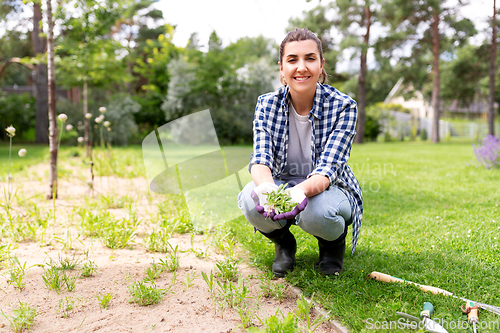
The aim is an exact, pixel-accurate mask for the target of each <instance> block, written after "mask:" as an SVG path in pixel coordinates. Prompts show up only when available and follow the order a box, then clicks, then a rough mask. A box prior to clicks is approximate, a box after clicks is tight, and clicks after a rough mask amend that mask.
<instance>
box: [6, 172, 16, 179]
mask: <svg viewBox="0 0 500 333" xmlns="http://www.w3.org/2000/svg"><path fill="white" fill-rule="evenodd" d="M6 179H7V181H11V180H12V179H14V177H12V175H11V174H10V173H9V174H8V175H7V178H6Z"/></svg>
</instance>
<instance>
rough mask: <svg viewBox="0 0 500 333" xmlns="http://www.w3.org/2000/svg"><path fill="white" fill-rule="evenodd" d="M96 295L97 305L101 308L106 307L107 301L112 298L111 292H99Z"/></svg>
mask: <svg viewBox="0 0 500 333" xmlns="http://www.w3.org/2000/svg"><path fill="white" fill-rule="evenodd" d="M96 297H97V300H98V301H99V306H100V307H101V308H103V309H107V308H108V305H109V302H111V299H112V298H113V294H112V293H107V294H104V295H101V294H99V295H97V296H96Z"/></svg>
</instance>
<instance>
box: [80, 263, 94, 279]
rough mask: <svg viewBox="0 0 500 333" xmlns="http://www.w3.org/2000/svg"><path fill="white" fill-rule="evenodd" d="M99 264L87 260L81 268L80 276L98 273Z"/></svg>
mask: <svg viewBox="0 0 500 333" xmlns="http://www.w3.org/2000/svg"><path fill="white" fill-rule="evenodd" d="M97 268H98V267H97V265H96V263H95V262H94V261H92V260H88V261H87V262H85V263H84V264H83V266H82V268H81V269H80V276H82V277H89V276H92V275H94V274H95V273H97Z"/></svg>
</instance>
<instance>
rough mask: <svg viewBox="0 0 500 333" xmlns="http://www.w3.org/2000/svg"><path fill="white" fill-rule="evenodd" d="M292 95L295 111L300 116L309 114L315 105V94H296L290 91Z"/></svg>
mask: <svg viewBox="0 0 500 333" xmlns="http://www.w3.org/2000/svg"><path fill="white" fill-rule="evenodd" d="M290 97H291V100H292V105H293V108H294V109H295V111H296V112H297V113H298V114H299V115H300V116H307V115H308V114H309V112H310V111H311V109H312V106H313V102H314V94H313V95H312V96H305V95H304V94H300V95H299V96H294V94H293V92H290Z"/></svg>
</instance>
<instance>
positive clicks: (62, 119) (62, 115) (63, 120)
mask: <svg viewBox="0 0 500 333" xmlns="http://www.w3.org/2000/svg"><path fill="white" fill-rule="evenodd" d="M57 118H59V120H60V121H62V122H63V123H64V122H65V121H66V120H68V116H67V115H65V114H64V113H61V114H60V115H59V116H58V117H57Z"/></svg>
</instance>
